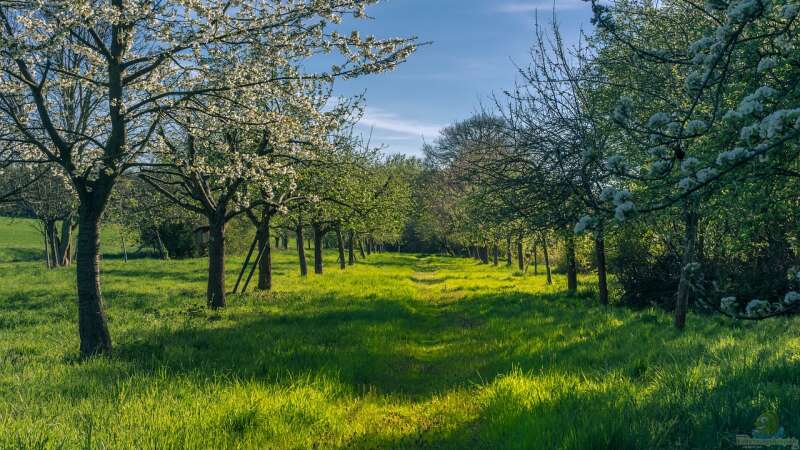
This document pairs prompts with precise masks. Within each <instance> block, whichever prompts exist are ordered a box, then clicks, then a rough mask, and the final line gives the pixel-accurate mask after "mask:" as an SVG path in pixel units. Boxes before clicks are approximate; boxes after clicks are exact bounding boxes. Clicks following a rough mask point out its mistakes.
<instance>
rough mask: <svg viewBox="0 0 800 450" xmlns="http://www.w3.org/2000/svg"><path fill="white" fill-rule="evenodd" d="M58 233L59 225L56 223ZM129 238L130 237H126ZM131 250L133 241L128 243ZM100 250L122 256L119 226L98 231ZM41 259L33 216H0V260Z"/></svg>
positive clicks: (39, 236) (38, 228)
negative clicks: (27, 217) (29, 217)
mask: <svg viewBox="0 0 800 450" xmlns="http://www.w3.org/2000/svg"><path fill="white" fill-rule="evenodd" d="M58 227H59V228H58V233H61V228H60V227H61V224H60V222H59V224H58ZM128 241H131V238H130V237H129V238H128ZM127 245H128V252H132V251H133V249H134V248H135V245H138V244H137V243H136V242H127ZM101 252H102V253H103V256H105V257H112V258H117V257H121V255H122V240H121V238H120V228H119V226H118V225H114V224H106V225H104V226H103V228H102V230H101ZM20 261H41V262H42V264H44V237H43V236H42V231H41V225H40V224H39V222H38V221H35V220H33V219H21V218H14V217H3V216H0V263H2V262H20Z"/></svg>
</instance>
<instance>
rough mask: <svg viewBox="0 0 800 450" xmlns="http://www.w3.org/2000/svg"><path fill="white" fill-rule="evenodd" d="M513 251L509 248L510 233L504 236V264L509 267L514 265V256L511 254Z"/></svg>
mask: <svg viewBox="0 0 800 450" xmlns="http://www.w3.org/2000/svg"><path fill="white" fill-rule="evenodd" d="M512 253H513V251H512V250H511V235H509V236H508V237H507V238H506V265H507V266H508V267H511V266H513V265H514V257H513V256H512V255H511V254H512Z"/></svg>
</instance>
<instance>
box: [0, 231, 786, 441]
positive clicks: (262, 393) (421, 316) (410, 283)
mask: <svg viewBox="0 0 800 450" xmlns="http://www.w3.org/2000/svg"><path fill="white" fill-rule="evenodd" d="M3 220H4V221H7V219H3ZM22 225H24V222H15V223H14V224H9V223H8V222H4V225H3V227H4V228H2V231H3V233H0V255H1V256H2V259H3V261H4V262H1V263H0V448H23V449H28V448H30V449H49V448H65V449H71V448H87V449H88V448H98V449H104V448H150V449H182V448H214V449H228V448H230V449H235V448H242V449H249V448H253V449H267V448H269V449H307V448H358V449H360V448H368V449H395V448H429V449H466V448H470V449H500V448H504V449H515V448H519V449H592V448H593V449H644V448H663V449H676V448H687V449H688V448H693V449H718V448H732V447H733V446H734V435H735V434H737V433H750V431H751V430H752V429H753V426H754V422H755V420H756V418H757V417H758V416H759V415H761V414H762V413H764V412H765V411H775V412H777V414H778V416H779V418H780V424H781V426H783V427H784V429H785V432H786V435H787V436H793V437H800V414H799V413H800V406H798V399H800V336H798V332H797V331H798V325H800V321H798V319H787V318H780V319H775V320H770V321H765V322H760V323H742V322H733V321H730V320H727V319H723V318H720V317H708V316H697V315H692V316H690V317H689V325H688V327H687V330H686V331H685V332H684V333H678V332H676V331H675V330H674V329H673V328H672V327H671V317H670V316H669V315H668V314H666V313H664V312H661V311H658V310H641V311H632V310H628V309H623V308H610V309H607V310H606V309H602V308H600V307H597V306H595V303H596V302H595V300H594V298H593V293H592V292H591V290H586V291H581V292H580V293H579V294H578V295H576V296H573V297H569V296H566V295H565V294H564V288H565V281H564V279H563V278H562V277H560V276H556V278H555V285H554V286H546V285H545V280H544V277H543V276H534V275H528V276H522V275H521V274H519V273H516V272H514V270H513V269H509V268H505V267H499V268H495V267H487V266H481V265H479V264H476V263H475V262H474V261H472V260H467V259H456V258H444V257H432V256H419V255H406V254H399V255H398V254H387V253H384V254H380V255H372V256H370V257H369V258H367V259H366V260H365V261H359V263H358V265H357V266H355V267H352V268H348V269H347V270H346V271H344V272H342V271H340V270H339V269H338V267H336V265H335V254H334V253H333V252H329V253H328V254H326V258H327V260H326V264H327V267H326V273H325V274H324V275H322V276H313V275H312V276H309V277H308V278H307V279H302V278H300V277H299V276H298V274H297V267H296V261H295V256H294V254H292V253H289V252H277V254H276V256H275V275H276V276H275V290H274V292H271V293H267V294H247V295H245V296H231V297H230V298H229V303H230V307H228V308H226V309H224V310H222V311H210V310H208V309H206V308H205V307H204V303H205V296H204V294H205V284H204V283H205V276H206V274H205V264H206V263H205V260H203V259H194V260H181V261H167V262H162V261H156V260H148V259H138V260H136V259H134V260H131V261H129V262H127V263H125V262H123V261H122V260H120V259H115V258H109V259H106V260H104V262H103V266H102V276H103V283H104V284H103V290H104V295H105V300H106V303H107V307H108V315H109V326H110V329H111V332H112V337H113V339H114V345H115V351H114V355H113V356H112V357H109V358H95V359H91V360H88V361H81V360H79V359H78V352H77V349H78V340H77V330H76V328H77V326H76V314H77V313H76V310H75V309H76V308H75V281H74V272H73V271H72V270H70V269H59V270H46V269H45V268H44V267H43V264H42V263H41V262H39V261H22V262H21V261H19V260H18V259H25V258H22V257H20V255H23V254H24V249H25V248H30V249H31V250H30V251H31V252H32V253H31V254H32V255H34V257H39V254H38V253H36V251H35V250H33V249H35V248H37V244H36V243H37V242H38V240H36V239H38V235H37V234H36V232H35V230H34V231H33V232H30V233H29V232H28V231H24V232H23V231H22V228H23V226H22ZM17 233H18V234H17ZM26 233H27V234H26ZM28 240H30V245H28V246H27V247H26V245H24V243H25V242H27V241H28ZM9 249H15V250H9ZM20 249H23V250H20ZM20 252H22V253H20ZM240 263H241V258H231V259H230V260H229V261H228V265H227V270H228V282H229V284H231V285H232V283H233V282H234V281H235V275H236V272H237V271H238V269H239V264H240ZM582 281H584V282H585V283H584V285H585V286H589V285H590V284H591V281H592V278H590V277H587V278H586V279H584V280H582Z"/></svg>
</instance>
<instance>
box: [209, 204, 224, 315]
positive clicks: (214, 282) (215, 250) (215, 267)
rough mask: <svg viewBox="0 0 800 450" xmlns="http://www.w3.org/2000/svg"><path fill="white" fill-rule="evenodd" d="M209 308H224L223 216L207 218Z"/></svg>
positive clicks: (216, 215)
mask: <svg viewBox="0 0 800 450" xmlns="http://www.w3.org/2000/svg"><path fill="white" fill-rule="evenodd" d="M206 300H207V301H208V306H209V307H210V308H214V309H217V308H224V307H225V214H224V213H221V214H220V213H215V214H214V215H212V216H210V217H209V218H208V289H207V290H206Z"/></svg>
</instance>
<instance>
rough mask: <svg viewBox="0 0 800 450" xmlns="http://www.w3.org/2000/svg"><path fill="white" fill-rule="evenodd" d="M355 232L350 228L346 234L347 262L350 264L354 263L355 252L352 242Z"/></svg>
mask: <svg viewBox="0 0 800 450" xmlns="http://www.w3.org/2000/svg"><path fill="white" fill-rule="evenodd" d="M355 234H356V233H355V232H354V231H353V230H350V231H349V233H348V235H347V264H348V265H350V266H352V265H354V264H355V263H356V252H355V249H354V248H353V245H355V244H354V242H353V241H354V239H355V238H356V236H355Z"/></svg>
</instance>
